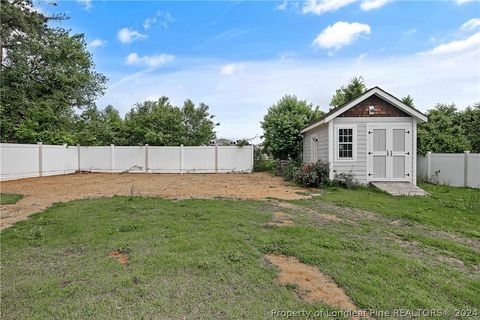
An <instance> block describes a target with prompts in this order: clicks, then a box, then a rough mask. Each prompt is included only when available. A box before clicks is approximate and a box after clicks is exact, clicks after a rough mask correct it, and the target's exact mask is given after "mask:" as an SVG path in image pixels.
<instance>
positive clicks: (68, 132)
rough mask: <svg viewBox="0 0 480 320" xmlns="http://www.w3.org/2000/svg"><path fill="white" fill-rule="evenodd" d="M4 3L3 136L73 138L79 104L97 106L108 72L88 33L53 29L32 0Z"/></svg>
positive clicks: (0, 88) (48, 139) (51, 140)
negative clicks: (100, 68)
mask: <svg viewBox="0 0 480 320" xmlns="http://www.w3.org/2000/svg"><path fill="white" fill-rule="evenodd" d="M1 4H2V10H1V12H2V13H1V14H2V16H1V18H2V28H1V33H2V39H3V40H2V43H1V45H2V53H3V56H2V61H1V78H0V119H1V121H2V128H1V134H0V137H1V141H3V142H23V143H36V142H37V141H43V142H45V143H64V142H65V143H72V142H73V141H74V133H73V132H72V128H73V126H72V121H73V120H74V111H75V109H78V108H85V107H91V106H93V105H94V101H95V99H96V98H97V97H98V96H100V95H102V94H103V92H104V90H105V82H106V80H107V79H106V77H105V76H103V75H101V74H99V73H96V72H95V71H94V64H93V61H92V58H91V55H90V53H89V52H88V51H87V49H86V43H85V39H84V35H82V34H73V35H71V34H70V32H69V31H67V30H65V29H61V28H50V27H49V26H48V25H47V21H48V20H49V18H48V17H46V16H44V15H43V14H42V13H40V12H37V11H34V10H33V9H32V7H31V1H21V0H18V1H5V0H3V1H2V2H1ZM9 14H11V15H9ZM4 21H6V24H5V25H4ZM13 43H14V44H15V45H12V44H13Z"/></svg>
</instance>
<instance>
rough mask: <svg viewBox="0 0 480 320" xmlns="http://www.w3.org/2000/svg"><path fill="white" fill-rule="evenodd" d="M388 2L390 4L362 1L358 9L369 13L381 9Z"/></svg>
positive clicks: (379, 0) (381, 0)
mask: <svg viewBox="0 0 480 320" xmlns="http://www.w3.org/2000/svg"><path fill="white" fill-rule="evenodd" d="M389 2H391V0H363V1H362V3H360V9H362V10H363V11H370V10H374V9H378V8H381V7H383V6H384V5H386V4H387V3H389Z"/></svg>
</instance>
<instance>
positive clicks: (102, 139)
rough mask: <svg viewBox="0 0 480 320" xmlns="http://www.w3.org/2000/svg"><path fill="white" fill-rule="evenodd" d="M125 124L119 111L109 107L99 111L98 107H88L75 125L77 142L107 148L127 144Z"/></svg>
mask: <svg viewBox="0 0 480 320" xmlns="http://www.w3.org/2000/svg"><path fill="white" fill-rule="evenodd" d="M124 136H125V133H124V122H123V119H122V118H121V117H120V114H119V112H118V110H116V109H115V108H114V107H113V106H110V105H109V106H107V107H106V108H105V109H104V110H98V109H97V107H96V106H92V107H87V108H86V109H85V110H84V111H83V112H82V114H81V115H80V116H78V117H77V119H76V123H75V141H76V142H77V143H79V144H81V145H84V146H101V145H103V146H105V145H109V144H116V145H124V144H125V143H126V139H125V137H124Z"/></svg>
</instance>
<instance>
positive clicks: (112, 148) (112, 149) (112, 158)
mask: <svg viewBox="0 0 480 320" xmlns="http://www.w3.org/2000/svg"><path fill="white" fill-rule="evenodd" d="M114 169H115V145H114V144H113V143H112V144H111V145H110V173H113V170H114Z"/></svg>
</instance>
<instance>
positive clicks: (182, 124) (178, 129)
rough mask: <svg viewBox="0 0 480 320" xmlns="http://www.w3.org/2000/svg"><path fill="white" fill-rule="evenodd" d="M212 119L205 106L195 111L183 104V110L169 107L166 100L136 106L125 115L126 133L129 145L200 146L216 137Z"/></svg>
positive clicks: (164, 98) (191, 104)
mask: <svg viewBox="0 0 480 320" xmlns="http://www.w3.org/2000/svg"><path fill="white" fill-rule="evenodd" d="M212 118H213V116H211V115H210V114H209V113H208V106H207V105H205V104H203V103H201V104H200V106H199V107H198V108H196V107H195V105H194V104H193V103H192V102H191V101H190V100H187V101H185V104H184V106H183V108H179V107H176V106H173V105H171V104H170V101H169V100H168V98H167V97H161V98H160V99H158V101H145V102H144V103H141V104H137V105H136V106H135V107H134V108H132V110H130V112H128V113H127V115H126V116H125V134H126V137H125V138H126V139H127V142H128V143H129V144H133V145H143V144H145V143H148V144H150V145H159V146H176V145H180V144H184V145H202V144H208V143H209V142H210V140H211V139H214V138H215V131H214V128H215V125H216V124H214V123H213V121H212Z"/></svg>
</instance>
